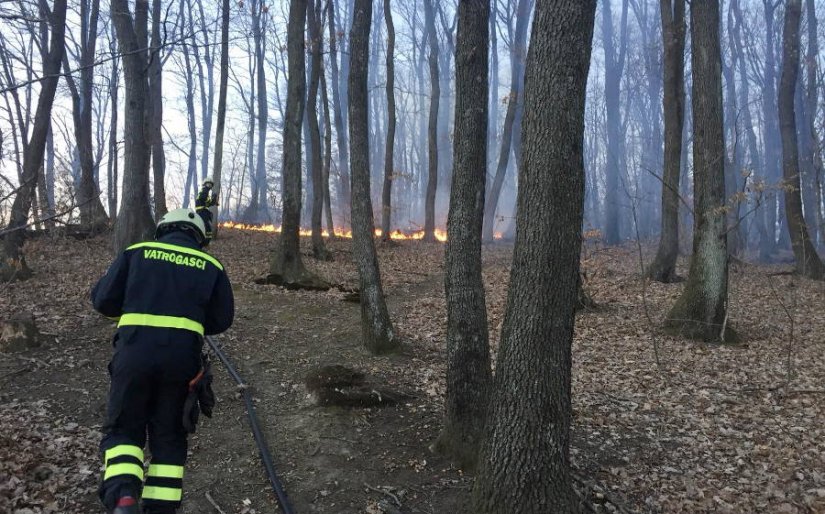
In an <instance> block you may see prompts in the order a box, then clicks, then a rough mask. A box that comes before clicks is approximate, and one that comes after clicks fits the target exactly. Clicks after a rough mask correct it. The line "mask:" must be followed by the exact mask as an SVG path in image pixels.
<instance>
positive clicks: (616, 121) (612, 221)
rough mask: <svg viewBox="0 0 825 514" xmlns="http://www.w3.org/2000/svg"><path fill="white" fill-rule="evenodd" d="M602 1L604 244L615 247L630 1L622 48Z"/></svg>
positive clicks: (624, 15)
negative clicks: (622, 103) (605, 126)
mask: <svg viewBox="0 0 825 514" xmlns="http://www.w3.org/2000/svg"><path fill="white" fill-rule="evenodd" d="M611 1H612V0H604V1H603V2H602V44H603V47H604V59H605V64H604V98H605V110H606V116H607V119H606V123H607V155H606V156H605V159H606V161H607V165H606V168H605V184H606V188H605V199H604V203H605V211H606V212H605V227H604V241H605V243H607V244H610V245H613V244H617V243H619V242H620V241H621V237H622V234H621V218H620V216H619V193H620V188H621V187H622V186H621V184H622V183H623V177H624V175H625V170H624V167H623V164H624V160H623V159H622V156H621V152H622V148H623V147H624V135H623V132H622V114H621V112H620V108H621V98H620V96H619V95H620V91H621V82H622V74H623V73H624V64H625V57H626V55H627V0H623V1H622V22H621V23H622V34H621V36H620V37H621V39H620V43H619V44H620V48H619V49H618V52H617V49H616V44H615V42H614V41H613V35H614V34H613V13H612V11H611V7H610V3H611Z"/></svg>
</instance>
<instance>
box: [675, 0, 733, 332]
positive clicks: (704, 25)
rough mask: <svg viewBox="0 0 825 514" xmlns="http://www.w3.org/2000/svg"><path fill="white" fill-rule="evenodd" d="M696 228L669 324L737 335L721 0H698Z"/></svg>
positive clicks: (693, 23)
mask: <svg viewBox="0 0 825 514" xmlns="http://www.w3.org/2000/svg"><path fill="white" fill-rule="evenodd" d="M690 27H691V41H692V44H693V51H692V52H691V54H692V61H691V63H692V70H693V168H694V172H693V183H694V202H693V205H694V209H693V210H694V218H695V221H694V229H693V256H692V258H691V260H690V276H689V277H688V280H687V284H686V285H685V289H684V290H683V291H682V295H681V296H680V297H679V299H678V300H677V301H676V304H675V305H674V306H673V308H672V309H671V310H670V313H669V314H668V317H667V320H666V322H665V325H666V326H667V327H668V328H669V329H670V330H672V331H674V332H678V333H681V334H682V335H684V336H686V337H690V338H694V339H702V340H705V341H719V340H722V341H731V340H733V339H734V338H735V334H734V332H733V330H732V329H731V328H730V326H729V324H728V323H727V301H728V252H727V230H726V227H725V225H726V223H725V210H724V208H723V207H724V205H725V138H724V129H723V125H722V60H721V51H720V46H719V1H718V0H706V1H703V2H693V3H692V4H691V7H690Z"/></svg>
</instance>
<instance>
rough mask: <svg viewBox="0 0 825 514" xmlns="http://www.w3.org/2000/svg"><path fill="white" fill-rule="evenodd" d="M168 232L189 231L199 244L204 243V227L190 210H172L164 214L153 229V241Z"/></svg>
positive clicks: (199, 218) (200, 220)
mask: <svg viewBox="0 0 825 514" xmlns="http://www.w3.org/2000/svg"><path fill="white" fill-rule="evenodd" d="M169 230H191V231H193V232H194V233H195V239H197V240H198V243H199V244H201V245H203V243H204V242H205V241H206V225H205V224H204V222H203V219H201V217H200V216H198V215H197V214H196V213H195V211H193V210H192V209H174V210H171V211H169V212H167V213H166V214H164V215H163V217H162V218H161V219H160V221H159V222H158V226H157V229H155V239H158V238H159V237H161V236H162V235H163V234H164V233H165V232H167V231H169Z"/></svg>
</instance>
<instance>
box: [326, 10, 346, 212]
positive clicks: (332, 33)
mask: <svg viewBox="0 0 825 514" xmlns="http://www.w3.org/2000/svg"><path fill="white" fill-rule="evenodd" d="M344 1H347V0H344ZM327 9H328V11H327V13H328V14H327V16H328V17H329V63H330V72H331V77H330V86H332V109H333V118H334V120H335V135H336V139H337V143H338V174H339V175H340V178H341V182H340V186H341V187H340V199H339V200H340V203H341V204H342V205H341V207H340V208H341V211H342V213H343V215H342V218H346V217H347V215H349V204H350V196H351V193H350V178H349V144H348V141H347V127H346V123H345V122H344V117H343V113H342V111H343V110H344V107H343V105H342V101H341V93H340V91H339V87H338V85H339V80H340V79H339V73H338V51H337V44H338V37H339V36H338V32H337V30H336V28H335V2H334V1H333V0H329V1H328V2H327ZM341 221H342V222H343V221H344V220H343V219H342V220H341Z"/></svg>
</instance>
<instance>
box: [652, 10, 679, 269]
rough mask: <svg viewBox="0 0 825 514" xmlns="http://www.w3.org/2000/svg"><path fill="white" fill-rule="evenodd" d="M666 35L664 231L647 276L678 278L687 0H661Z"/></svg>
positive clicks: (663, 101)
mask: <svg viewBox="0 0 825 514" xmlns="http://www.w3.org/2000/svg"><path fill="white" fill-rule="evenodd" d="M659 5H660V7H661V15H662V38H663V39H664V57H663V59H664V93H663V100H662V103H663V107H664V114H665V157H664V173H663V177H662V233H661V237H660V239H659V248H658V250H657V251H656V258H655V259H654V260H653V263H651V265H650V268H649V269H648V276H649V277H650V278H651V279H652V280H656V281H658V282H665V283H670V282H674V281H675V280H676V259H677V257H678V256H679V178H680V177H679V175H680V170H681V159H682V129H683V127H684V118H685V31H686V27H685V0H660V2H659Z"/></svg>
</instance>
